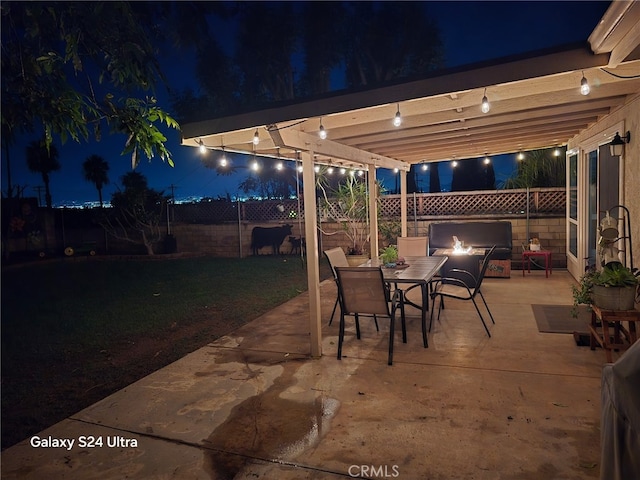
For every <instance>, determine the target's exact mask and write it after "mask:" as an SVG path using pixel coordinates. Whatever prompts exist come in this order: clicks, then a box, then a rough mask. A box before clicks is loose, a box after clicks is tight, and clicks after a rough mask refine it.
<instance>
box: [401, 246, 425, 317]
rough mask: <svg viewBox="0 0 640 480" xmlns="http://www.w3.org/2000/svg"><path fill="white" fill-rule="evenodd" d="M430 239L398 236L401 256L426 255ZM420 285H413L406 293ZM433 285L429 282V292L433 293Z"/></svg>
mask: <svg viewBox="0 0 640 480" xmlns="http://www.w3.org/2000/svg"><path fill="white" fill-rule="evenodd" d="M428 240H429V239H428V238H427V237H398V238H397V240H396V243H397V247H398V256H399V257H426V256H428V255H429V253H428V244H429V241H428ZM419 286H420V285H418V284H416V285H412V286H410V287H409V288H407V289H406V290H405V295H406V293H407V292H408V291H409V290H413V289H414V288H416V287H419ZM431 291H432V287H431V282H429V293H431ZM427 308H429V305H427Z"/></svg>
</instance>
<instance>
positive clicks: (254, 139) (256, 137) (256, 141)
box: [253, 128, 260, 145]
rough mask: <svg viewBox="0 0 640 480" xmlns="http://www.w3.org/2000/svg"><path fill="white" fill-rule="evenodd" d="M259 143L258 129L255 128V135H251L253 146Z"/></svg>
mask: <svg viewBox="0 0 640 480" xmlns="http://www.w3.org/2000/svg"><path fill="white" fill-rule="evenodd" d="M259 143H260V134H259V133H258V129H257V128H256V133H254V134H253V144H254V145H258V144H259Z"/></svg>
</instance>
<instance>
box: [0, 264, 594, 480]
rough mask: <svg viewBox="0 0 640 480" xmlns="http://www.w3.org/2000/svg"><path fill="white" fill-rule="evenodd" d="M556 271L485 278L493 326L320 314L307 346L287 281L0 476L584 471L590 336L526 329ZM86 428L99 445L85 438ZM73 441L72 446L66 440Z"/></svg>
mask: <svg viewBox="0 0 640 480" xmlns="http://www.w3.org/2000/svg"><path fill="white" fill-rule="evenodd" d="M572 283H573V281H572V279H571V277H570V276H569V274H568V273H567V272H566V271H554V272H553V275H552V276H551V277H550V278H548V279H547V278H545V276H544V271H535V272H532V273H531V274H530V275H529V274H528V275H527V276H526V277H524V278H523V277H522V276H521V271H514V272H512V278H510V279H486V283H485V284H484V287H483V291H484V293H485V297H486V298H487V301H488V303H489V305H490V307H491V309H492V312H493V314H494V318H495V320H496V325H491V326H490V330H491V332H492V338H488V337H487V336H486V334H485V332H484V330H483V328H482V325H481V323H480V320H479V319H478V318H477V316H476V313H475V311H474V310H473V307H472V305H467V304H466V303H465V304H463V303H459V302H453V301H449V302H448V303H447V308H446V310H444V311H443V313H442V317H441V321H440V323H434V329H433V331H432V332H431V334H430V336H429V348H428V349H424V348H423V347H422V341H421V334H420V327H419V323H420V322H419V321H418V319H417V318H412V319H409V321H408V343H407V344H403V343H402V340H401V334H400V328H399V327H398V328H397V329H396V330H397V337H396V343H395V355H394V364H393V366H388V365H387V363H386V356H387V338H388V334H387V332H388V322H387V321H385V320H383V319H381V320H380V332H376V330H375V326H374V325H373V322H372V321H371V320H369V319H362V320H361V323H362V340H360V341H358V340H356V339H355V334H354V328H353V322H352V321H351V322H348V328H347V335H346V339H345V345H344V348H343V354H344V358H343V359H342V361H338V360H337V359H336V357H335V355H336V348H337V333H338V321H337V320H336V321H334V323H333V325H332V326H328V325H327V323H328V319H329V315H330V313H331V308H332V306H333V301H334V300H335V285H334V284H333V281H325V282H324V283H323V284H322V287H321V288H322V300H323V303H322V311H323V316H324V317H325V319H324V327H323V338H324V340H323V356H322V357H321V358H319V359H310V358H308V352H309V340H308V338H309V335H308V325H307V324H308V318H307V315H308V300H307V295H306V294H303V295H300V296H299V297H297V298H295V299H294V300H292V301H290V302H288V303H286V304H284V305H282V306H280V307H278V308H276V309H274V310H273V311H271V312H269V313H267V314H266V315H264V316H262V317H260V318H258V319H256V320H255V321H252V322H250V323H249V324H247V325H245V326H244V327H242V328H240V329H238V330H237V331H235V332H233V333H232V334H230V335H228V336H225V337H223V338H220V339H219V340H217V341H215V342H213V343H211V344H209V345H207V346H205V347H203V348H201V349H199V350H197V351H195V352H193V353H191V354H189V355H187V356H186V357H184V358H182V359H181V360H179V361H177V362H175V363H173V364H171V365H169V366H167V367H165V368H163V369H162V370H159V371H157V372H155V373H153V374H151V375H149V376H147V377H145V378H143V379H141V380H140V381H138V382H136V383H134V384H132V385H130V386H128V387H126V388H124V389H123V390H121V391H119V392H116V393H115V394H113V395H111V396H109V397H107V398H105V399H104V400H102V401H100V402H98V403H96V404H94V405H92V406H90V407H89V408H86V409H85V410H82V411H81V412H78V413H77V414H75V415H73V416H71V417H70V418H68V419H66V420H64V421H62V422H60V423H58V424H56V425H54V426H52V427H51V428H48V429H47V430H45V431H43V432H41V434H39V437H40V438H42V439H47V440H48V439H49V437H51V438H53V439H72V440H74V445H73V447H72V448H70V449H67V448H41V447H35V446H32V445H31V439H26V440H25V441H23V442H21V443H19V444H17V445H15V446H13V447H11V448H9V449H7V450H5V451H4V452H3V453H2V478H3V479H44V478H46V479H62V478H70V479H123V478H129V479H149V478H159V479H160V478H162V479H183V478H184V479H255V478H261V479H284V480H287V479H339V478H351V477H358V478H400V479H415V480H419V479H452V478H459V479H476V480H481V479H492V480H493V479H504V480H507V479H530V480H537V479H582V478H597V477H598V475H599V463H600V453H599V443H600V438H599V435H600V430H599V423H600V422H599V418H600V374H601V368H602V365H603V364H604V362H605V356H604V353H603V352H602V351H601V350H599V349H598V350H595V351H591V350H590V349H589V348H588V347H577V346H576V344H575V342H574V339H573V337H572V336H571V335H567V334H550V333H539V332H538V329H537V327H536V323H535V320H534V316H533V312H532V309H531V306H530V305H531V304H563V305H569V304H571V303H572V298H571V288H570V285H571V284H572ZM91 437H93V439H101V440H102V446H99V445H96V446H94V447H90V446H89V445H90V442H91ZM82 440H84V445H82V444H81V443H82Z"/></svg>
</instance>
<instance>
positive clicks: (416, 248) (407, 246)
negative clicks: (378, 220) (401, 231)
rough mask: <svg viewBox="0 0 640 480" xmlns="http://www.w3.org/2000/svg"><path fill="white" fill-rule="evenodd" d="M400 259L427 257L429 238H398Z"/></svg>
mask: <svg viewBox="0 0 640 480" xmlns="http://www.w3.org/2000/svg"><path fill="white" fill-rule="evenodd" d="M397 244H398V245H397V246H398V256H399V257H426V256H427V237H398V239H397Z"/></svg>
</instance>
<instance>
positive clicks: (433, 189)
mask: <svg viewBox="0 0 640 480" xmlns="http://www.w3.org/2000/svg"><path fill="white" fill-rule="evenodd" d="M438 165H439V163H438V162H433V163H430V164H429V193H440V192H441V191H442V187H441V186H440V171H439V170H438Z"/></svg>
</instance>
